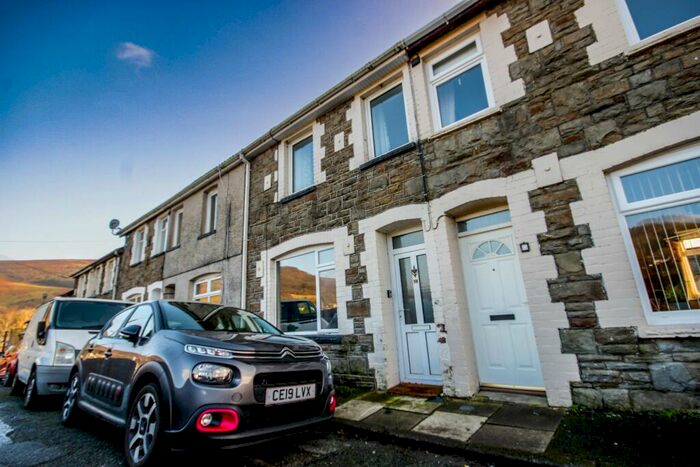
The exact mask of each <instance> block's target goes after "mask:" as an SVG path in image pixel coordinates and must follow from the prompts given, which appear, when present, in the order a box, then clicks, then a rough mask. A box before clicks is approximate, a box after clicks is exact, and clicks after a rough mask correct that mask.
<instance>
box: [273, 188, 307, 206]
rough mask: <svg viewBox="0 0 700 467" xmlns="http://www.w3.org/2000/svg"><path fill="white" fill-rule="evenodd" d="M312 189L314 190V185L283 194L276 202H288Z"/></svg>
mask: <svg viewBox="0 0 700 467" xmlns="http://www.w3.org/2000/svg"><path fill="white" fill-rule="evenodd" d="M314 191H316V185H311V186H310V187H308V188H304V189H303V190H299V191H297V192H296V193H292V194H291V195H289V196H285V197H284V198H282V199H281V200H279V201H278V203H280V204H284V203H288V202H290V201H293V200H295V199H297V198H301V197H302V196H305V195H308V194H309V193H312V192H314Z"/></svg>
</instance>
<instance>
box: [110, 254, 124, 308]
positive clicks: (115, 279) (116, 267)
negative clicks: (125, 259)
mask: <svg viewBox="0 0 700 467" xmlns="http://www.w3.org/2000/svg"><path fill="white" fill-rule="evenodd" d="M115 256H116V257H117V262H116V263H115V264H114V277H113V278H112V300H114V299H115V298H116V296H117V283H118V280H119V266H120V263H121V260H122V257H121V255H115Z"/></svg>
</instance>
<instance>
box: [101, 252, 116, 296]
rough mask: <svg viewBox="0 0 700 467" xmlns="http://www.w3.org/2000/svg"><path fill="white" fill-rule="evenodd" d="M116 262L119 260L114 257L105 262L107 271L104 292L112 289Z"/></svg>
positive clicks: (103, 286) (103, 283) (103, 284)
mask: <svg viewBox="0 0 700 467" xmlns="http://www.w3.org/2000/svg"><path fill="white" fill-rule="evenodd" d="M116 263H117V260H115V259H114V258H112V259H110V260H108V261H107V262H106V263H105V273H104V277H103V279H102V293H106V292H111V291H112V286H113V284H112V282H114V266H115V265H116ZM108 279H109V280H108Z"/></svg>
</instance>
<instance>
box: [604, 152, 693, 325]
mask: <svg viewBox="0 0 700 467" xmlns="http://www.w3.org/2000/svg"><path fill="white" fill-rule="evenodd" d="M612 185H613V188H614V190H615V195H616V198H617V204H618V207H619V210H620V214H621V218H620V222H621V224H622V226H623V234H624V236H625V240H626V244H627V248H628V254H629V256H630V258H632V259H633V261H632V264H633V272H634V273H635V278H636V280H637V286H638V288H639V290H640V292H642V294H643V296H642V302H643V304H644V306H645V311H646V313H647V317H648V319H649V322H650V323H652V324H676V323H684V322H700V146H696V147H695V148H694V149H690V150H683V151H678V152H676V153H674V154H669V155H668V156H666V157H663V158H660V159H655V160H652V161H649V162H646V163H643V164H640V165H637V166H635V167H632V168H630V169H625V170H623V171H620V172H618V173H616V174H613V175H612Z"/></svg>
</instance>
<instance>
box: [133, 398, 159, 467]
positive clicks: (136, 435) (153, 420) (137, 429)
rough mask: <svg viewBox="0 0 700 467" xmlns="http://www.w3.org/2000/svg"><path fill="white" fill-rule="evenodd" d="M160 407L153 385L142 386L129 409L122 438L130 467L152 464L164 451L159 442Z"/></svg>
mask: <svg viewBox="0 0 700 467" xmlns="http://www.w3.org/2000/svg"><path fill="white" fill-rule="evenodd" d="M160 416H161V406H160V396H159V395H158V388H157V387H156V385H155V384H147V385H146V386H144V387H143V388H142V389H141V390H140V391H139V393H138V394H137V395H136V397H135V398H134V400H133V402H132V403H131V407H130V408H129V419H128V422H127V425H126V433H125V436H124V453H125V454H126V460H127V463H128V464H129V465H130V466H142V465H146V464H147V463H150V462H153V461H154V460H155V459H156V458H158V457H160V455H161V453H162V452H163V451H164V442H163V440H161V439H160V438H161V436H160V434H161V431H160V422H161V418H160Z"/></svg>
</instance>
